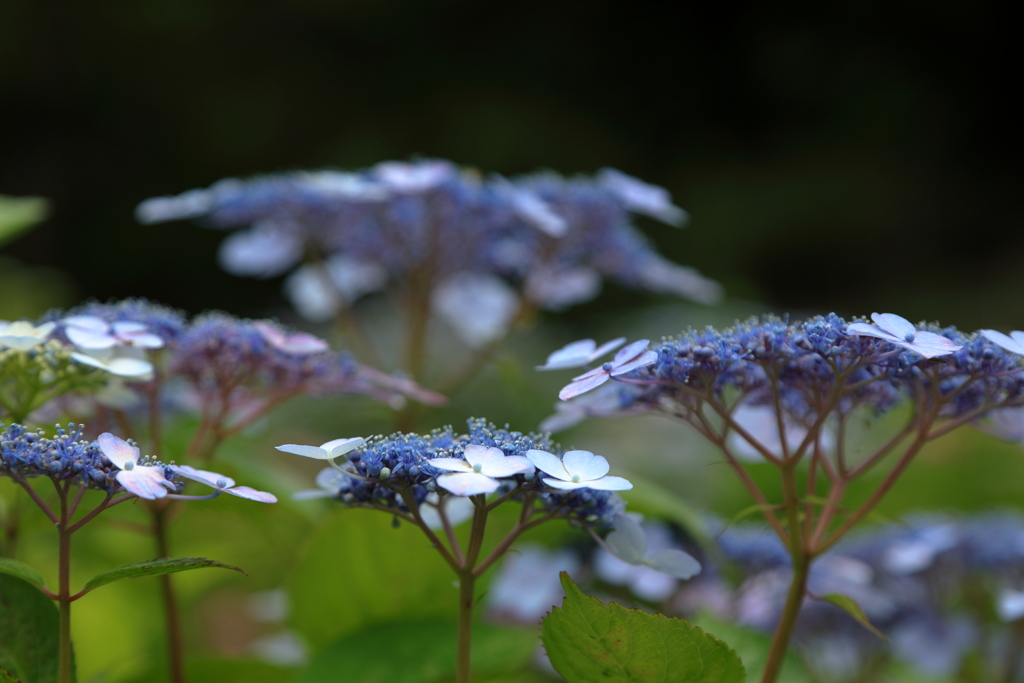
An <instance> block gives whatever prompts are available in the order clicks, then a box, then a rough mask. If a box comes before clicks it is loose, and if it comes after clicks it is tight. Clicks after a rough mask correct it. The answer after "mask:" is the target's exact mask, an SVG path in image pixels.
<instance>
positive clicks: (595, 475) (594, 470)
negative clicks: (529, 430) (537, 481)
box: [526, 449, 633, 491]
mask: <svg viewBox="0 0 1024 683" xmlns="http://www.w3.org/2000/svg"><path fill="white" fill-rule="evenodd" d="M526 457H527V458H529V460H530V462H532V463H533V464H534V465H535V466H536V467H537V469H539V470H540V471H542V472H544V473H545V474H548V475H550V477H545V478H544V483H545V484H547V485H548V486H550V487H552V488H556V489H562V490H565V491H571V490H573V489H584V488H590V489H598V490H601V491H628V490H629V489H631V488H633V485H632V484H630V483H629V482H628V481H627V480H625V479H623V478H622V477H613V476H606V475H607V474H608V471H609V470H610V469H611V468H610V467H609V466H608V461H607V460H606V459H605V458H603V457H602V456H600V455H594V454H593V453H591V452H590V451H579V450H577V451H567V452H566V454H565V455H563V456H562V457H561V458H559V457H558V456H557V455H555V454H553V453H548V452H547V451H542V450H538V449H530V450H528V451H527V452H526ZM551 477H554V478H551Z"/></svg>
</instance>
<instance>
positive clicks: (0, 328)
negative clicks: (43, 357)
mask: <svg viewBox="0 0 1024 683" xmlns="http://www.w3.org/2000/svg"><path fill="white" fill-rule="evenodd" d="M54 327H56V325H55V324H54V323H52V322H50V323H43V324H42V325H33V324H32V323H30V322H26V321H24V320H18V321H16V322H7V321H6V320H0V349H4V348H8V349H14V350H15V351H28V350H29V349H32V348H35V347H37V346H39V345H41V344H44V343H45V342H46V339H47V338H48V337H49V336H50V333H51V332H53V329H54Z"/></svg>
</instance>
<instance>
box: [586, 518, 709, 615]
mask: <svg viewBox="0 0 1024 683" xmlns="http://www.w3.org/2000/svg"><path fill="white" fill-rule="evenodd" d="M605 541H606V543H607V544H608V546H609V547H610V548H611V551H609V550H606V549H604V548H599V549H598V550H597V553H596V554H595V556H594V571H595V573H596V574H597V576H598V577H600V578H601V579H602V580H603V581H606V582H608V583H611V584H615V585H621V586H628V587H629V589H630V590H631V591H632V592H633V593H634V594H635V595H636V596H637V597H639V598H641V599H643V600H646V601H648V602H653V603H660V602H663V601H665V600H667V599H668V598H669V597H671V596H672V594H673V593H675V592H676V588H678V586H679V581H680V580H685V579H689V578H691V577H693V576H695V575H696V574H697V573H698V572H699V571H700V568H701V566H700V563H699V562H698V561H697V560H696V559H694V557H693V556H691V555H690V554H689V553H687V552H685V551H683V550H680V549H679V547H678V544H677V543H676V542H675V541H674V539H673V538H672V532H671V531H670V530H669V528H668V526H667V525H665V524H661V523H658V522H652V521H645V522H643V525H642V526H641V524H640V523H639V522H638V521H636V520H635V519H633V517H632V516H631V515H620V516H619V517H618V518H616V520H615V530H614V531H613V532H611V533H610V534H608V536H607V538H606V539H605ZM612 551H613V552H612Z"/></svg>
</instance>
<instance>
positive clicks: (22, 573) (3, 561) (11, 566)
mask: <svg viewBox="0 0 1024 683" xmlns="http://www.w3.org/2000/svg"><path fill="white" fill-rule="evenodd" d="M0 574H7V575H8V576H16V577H18V578H19V579H22V580H23V581H28V582H29V583H31V584H32V585H34V586H39V587H42V585H43V575H42V574H40V573H39V572H37V571H36V570H35V568H33V567H30V566H29V565H27V564H25V563H24V562H18V561H17V560H12V559H10V558H9V557H0Z"/></svg>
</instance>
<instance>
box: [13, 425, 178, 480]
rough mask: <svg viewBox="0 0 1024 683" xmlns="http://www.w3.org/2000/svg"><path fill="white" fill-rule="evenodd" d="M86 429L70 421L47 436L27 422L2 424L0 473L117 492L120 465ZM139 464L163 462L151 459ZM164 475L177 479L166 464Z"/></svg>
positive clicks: (154, 464)
mask: <svg viewBox="0 0 1024 683" xmlns="http://www.w3.org/2000/svg"><path fill="white" fill-rule="evenodd" d="M83 431H84V425H76V424H69V425H68V426H67V428H63V427H61V426H60V425H58V426H57V429H56V433H55V434H54V436H52V437H48V436H46V435H45V434H44V432H43V431H42V430H38V431H37V430H31V429H29V428H27V427H25V426H24V425H19V424H12V425H10V426H5V425H3V424H0V476H13V477H17V478H33V477H48V478H50V479H52V480H53V481H56V482H68V481H70V482H72V483H73V484H77V485H82V486H85V487H87V488H93V489H99V490H102V491H106V492H107V493H110V494H114V493H116V492H118V490H120V489H121V488H122V487H121V485H120V484H119V483H118V482H117V480H116V478H115V477H116V476H117V473H118V471H119V470H118V468H117V467H116V466H114V465H113V464H111V462H110V460H108V459H107V457H106V456H105V455H104V454H103V451H102V450H100V448H99V446H98V445H96V443H95V442H89V441H87V440H84V439H83V438H82V434H83ZM139 464H140V465H148V466H160V465H162V463H160V462H158V461H155V460H151V459H146V460H143V461H141V462H140V463H139ZM164 476H165V478H166V479H167V480H168V481H173V480H175V479H176V475H175V474H174V472H172V471H171V469H170V468H169V467H166V466H164Z"/></svg>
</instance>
